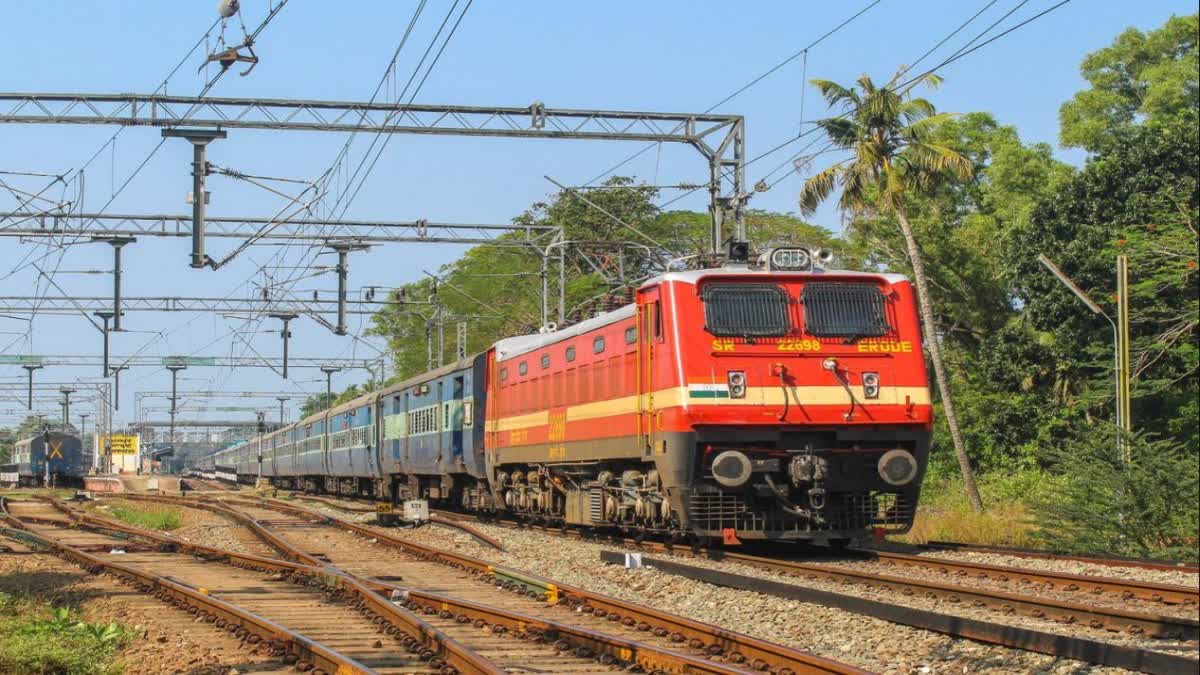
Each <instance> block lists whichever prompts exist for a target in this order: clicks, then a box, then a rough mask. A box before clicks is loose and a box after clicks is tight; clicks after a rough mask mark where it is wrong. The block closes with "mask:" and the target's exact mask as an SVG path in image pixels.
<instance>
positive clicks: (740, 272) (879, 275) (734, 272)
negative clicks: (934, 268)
mask: <svg viewBox="0 0 1200 675" xmlns="http://www.w3.org/2000/svg"><path fill="white" fill-rule="evenodd" d="M747 275H749V276H756V275H762V276H769V277H782V278H785V279H802V278H805V277H823V276H826V275H828V276H837V277H871V278H873V279H883V280H884V281H886V282H888V283H890V284H894V283H898V282H901V281H908V277H906V276H904V275H903V274H892V273H890V272H856V271H851V270H822V269H817V270H814V271H811V272H775V271H771V270H766V269H751V268H749V267H716V268H713V269H707V270H684V271H680V272H666V273H664V274H660V275H658V276H656V277H651V278H650V279H647V280H646V281H645V283H643V284H642V286H641V287H642V288H646V287H647V286H653V285H655V284H660V283H663V282H664V281H679V282H682V283H685V284H692V285H695V284H696V283H698V282H699V281H700V280H701V279H704V278H707V277H723V276H738V277H741V276H747Z"/></svg>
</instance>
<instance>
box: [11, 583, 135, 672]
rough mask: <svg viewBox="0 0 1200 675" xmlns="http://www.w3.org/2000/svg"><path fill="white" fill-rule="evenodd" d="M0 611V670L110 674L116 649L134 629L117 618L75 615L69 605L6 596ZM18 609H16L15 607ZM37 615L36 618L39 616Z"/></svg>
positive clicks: (130, 637)
mask: <svg viewBox="0 0 1200 675" xmlns="http://www.w3.org/2000/svg"><path fill="white" fill-rule="evenodd" d="M2 609H3V611H4V615H3V616H0V672H3V673H13V674H14V675H25V674H29V675H33V674H35V673H36V674H39V675H40V674H42V673H62V674H64V675H110V674H113V675H115V674H116V673H119V672H120V670H121V669H120V667H119V666H118V665H117V664H116V663H115V657H116V653H117V651H118V650H119V649H120V648H121V647H122V646H124V645H125V644H126V643H128V642H129V641H130V640H132V639H133V638H134V637H136V635H137V631H136V629H135V630H128V629H126V628H124V627H122V626H120V625H119V624H116V623H108V624H100V623H87V622H85V621H80V620H79V619H78V618H77V617H76V616H75V614H74V612H72V611H71V610H70V609H69V608H66V607H56V608H54V609H53V610H52V611H51V612H49V614H50V615H49V616H48V617H47V616H45V615H46V614H47V612H46V611H45V607H44V606H38V605H37V604H36V603H32V602H29V601H25V602H20V601H18V600H16V599H15V598H13V597H12V596H5V598H4V605H3V608H2ZM17 609H20V610H21V611H20V612H19V613H18V612H17V611H16V610H17ZM39 617H41V618H39Z"/></svg>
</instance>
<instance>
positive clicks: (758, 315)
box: [700, 284, 792, 337]
mask: <svg viewBox="0 0 1200 675" xmlns="http://www.w3.org/2000/svg"><path fill="white" fill-rule="evenodd" d="M700 299H701V300H702V301H703V302H704V329H705V330H707V331H708V332H709V333H711V334H712V335H716V336H718V337H751V336H753V337H772V336H781V335H787V334H788V333H790V332H791V329H792V322H791V319H790V318H789V316H788V295H787V293H786V292H784V290H783V289H782V288H780V287H778V286H774V285H772V284H710V285H708V286H705V288H704V291H703V293H701V295H700Z"/></svg>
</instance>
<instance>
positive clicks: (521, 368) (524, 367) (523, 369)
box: [517, 361, 529, 375]
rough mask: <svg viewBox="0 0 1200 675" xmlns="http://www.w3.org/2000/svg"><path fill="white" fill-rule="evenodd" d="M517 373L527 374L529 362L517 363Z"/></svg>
mask: <svg viewBox="0 0 1200 675" xmlns="http://www.w3.org/2000/svg"><path fill="white" fill-rule="evenodd" d="M517 374H518V375H528V374H529V364H528V363H526V362H525V361H522V362H520V363H519V364H517Z"/></svg>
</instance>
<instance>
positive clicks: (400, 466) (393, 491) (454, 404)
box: [206, 354, 491, 506]
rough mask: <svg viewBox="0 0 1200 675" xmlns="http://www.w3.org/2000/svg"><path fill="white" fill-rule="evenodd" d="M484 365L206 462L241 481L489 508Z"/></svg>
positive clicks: (462, 366) (449, 372)
mask: <svg viewBox="0 0 1200 675" xmlns="http://www.w3.org/2000/svg"><path fill="white" fill-rule="evenodd" d="M486 368H487V361H486V357H485V356H484V355H482V354H480V355H476V356H471V357H469V358H466V359H463V360H461V361H459V362H457V363H452V364H449V365H447V366H444V367H442V368H439V369H437V370H435V371H432V372H429V373H424V374H422V375H420V376H417V377H414V378H411V379H409V380H405V381H403V382H398V383H396V384H393V385H390V386H388V387H385V388H384V389H382V390H379V391H377V392H372V393H370V394H367V395H364V396H360V397H358V398H355V399H353V400H351V401H347V402H345V403H342V404H340V405H338V406H336V407H334V408H333V409H331V410H327V411H322V412H320V413H317V414H315V415H311V416H309V417H307V418H305V419H303V420H301V421H299V422H297V423H295V424H291V425H288V426H285V427H284V428H282V429H280V430H278V431H274V432H271V433H270V434H264V435H263V436H261V439H262V460H261V462H260V461H258V458H257V450H258V443H259V437H255V438H253V439H251V440H250V441H249V442H248V443H244V444H242V445H239V446H235V447H232V448H228V449H225V450H221V451H219V452H218V453H216V454H215V455H214V456H212V458H211V459H210V458H206V463H211V464H214V465H215V464H219V465H222V466H236V467H237V473H238V479H239V480H240V481H241V482H244V483H252V482H255V481H256V480H257V479H259V478H263V479H266V480H269V481H270V483H271V484H272V485H274V486H276V487H282V488H287V489H303V490H309V491H313V492H327V493H330V494H339V495H353V496H364V497H374V498H376V499H381V500H388V501H390V502H392V503H393V504H398V503H399V502H400V501H403V500H405V499H411V498H431V499H451V500H453V501H454V502H455V503H461V504H464V505H467V506H472V505H479V504H490V500H491V493H490V492H489V490H488V488H487V479H486V464H485V461H484V447H483V438H484V413H485V411H486V406H485V405H484V396H485V392H486V388H485V379H484V374H485V371H486Z"/></svg>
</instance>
